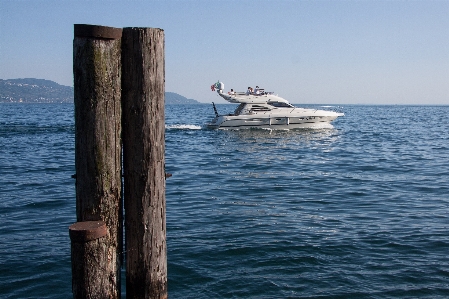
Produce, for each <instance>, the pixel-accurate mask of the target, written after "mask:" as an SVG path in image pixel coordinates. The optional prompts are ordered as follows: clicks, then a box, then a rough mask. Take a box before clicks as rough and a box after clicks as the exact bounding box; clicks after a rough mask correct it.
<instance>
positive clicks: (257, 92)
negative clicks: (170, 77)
mask: <svg viewBox="0 0 449 299" xmlns="http://www.w3.org/2000/svg"><path fill="white" fill-rule="evenodd" d="M254 94H255V95H259V94H260V91H259V86H256V88H255V89H254Z"/></svg>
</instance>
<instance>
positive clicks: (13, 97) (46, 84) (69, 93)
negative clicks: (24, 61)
mask: <svg viewBox="0 0 449 299" xmlns="http://www.w3.org/2000/svg"><path fill="white" fill-rule="evenodd" d="M0 102H1V103H73V87H70V86H64V85H59V84H58V83H56V82H53V81H50V80H44V79H33V78H26V79H7V80H2V79H0Z"/></svg>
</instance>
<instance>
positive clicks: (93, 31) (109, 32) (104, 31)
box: [74, 24, 123, 39]
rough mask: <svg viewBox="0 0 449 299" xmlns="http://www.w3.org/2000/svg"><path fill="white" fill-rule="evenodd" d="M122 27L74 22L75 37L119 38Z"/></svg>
mask: <svg viewBox="0 0 449 299" xmlns="http://www.w3.org/2000/svg"><path fill="white" fill-rule="evenodd" d="M122 31H123V29H122V28H114V27H106V26H98V25H88V24H75V25H74V33H75V37H88V38H101V39H120V38H122Z"/></svg>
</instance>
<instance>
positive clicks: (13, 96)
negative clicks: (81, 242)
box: [0, 78, 199, 105]
mask: <svg viewBox="0 0 449 299" xmlns="http://www.w3.org/2000/svg"><path fill="white" fill-rule="evenodd" d="M0 103H73V87H70V86H64V85H60V84H58V83H56V82H53V81H50V80H44V79H32V78H27V79H7V80H2V79H0ZM165 104H167V105H173V104H199V102H197V101H195V100H192V99H187V98H186V97H183V96H182V95H179V94H177V93H174V92H166V93H165Z"/></svg>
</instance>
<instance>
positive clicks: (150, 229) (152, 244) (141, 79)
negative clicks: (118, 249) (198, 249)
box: [122, 28, 167, 298]
mask: <svg viewBox="0 0 449 299" xmlns="http://www.w3.org/2000/svg"><path fill="white" fill-rule="evenodd" d="M164 47H165V45H164V31H163V30H162V29H155V28H124V29H123V37H122V64H123V65H122V105H123V121H122V125H123V167H124V176H125V177H124V181H125V186H126V187H125V191H124V202H125V235H126V252H127V254H126V298H167V244H166V226H165V120H164V92H165V55H164Z"/></svg>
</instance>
